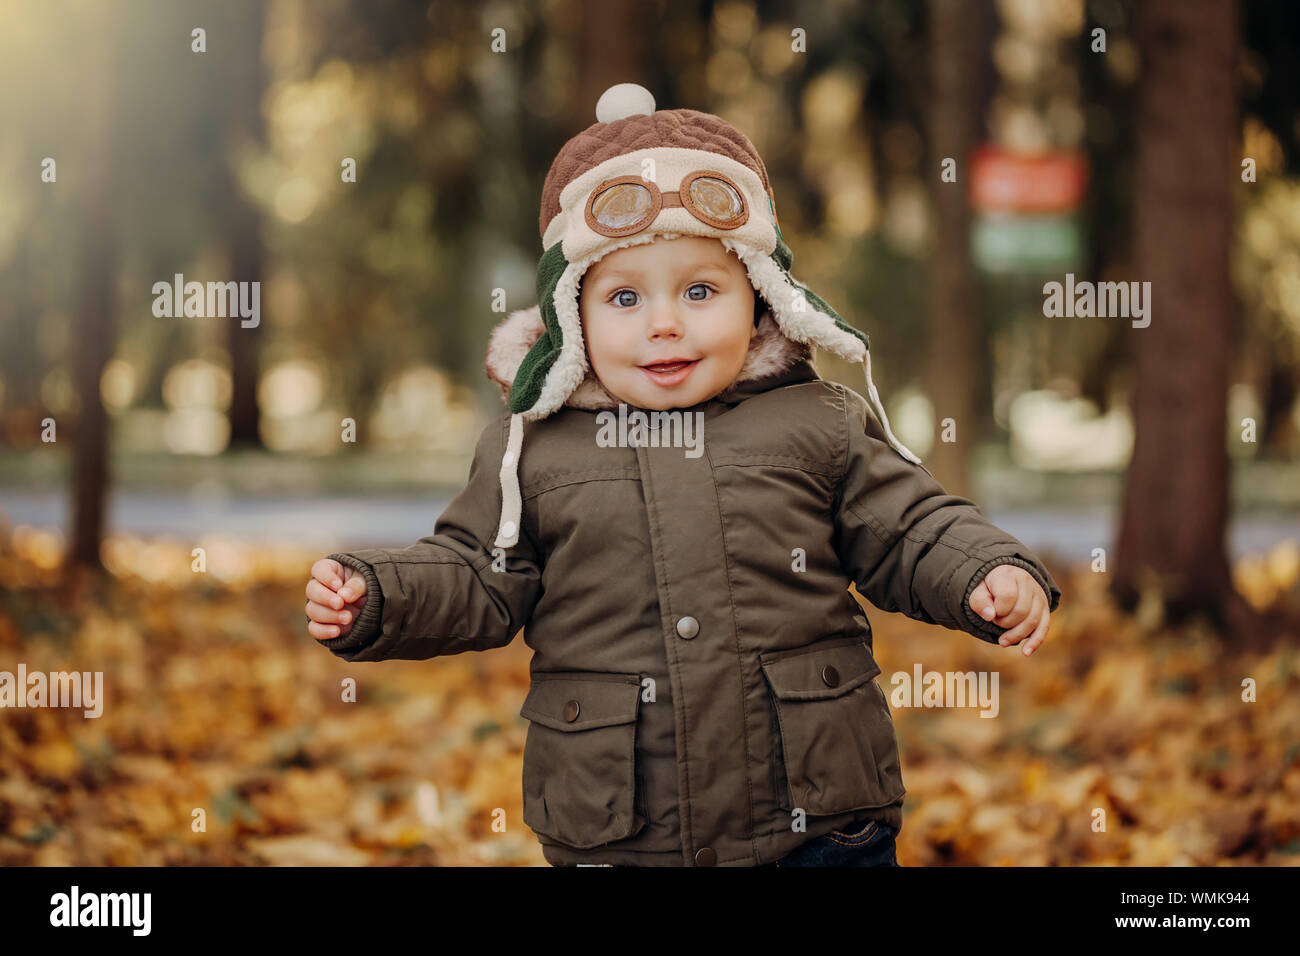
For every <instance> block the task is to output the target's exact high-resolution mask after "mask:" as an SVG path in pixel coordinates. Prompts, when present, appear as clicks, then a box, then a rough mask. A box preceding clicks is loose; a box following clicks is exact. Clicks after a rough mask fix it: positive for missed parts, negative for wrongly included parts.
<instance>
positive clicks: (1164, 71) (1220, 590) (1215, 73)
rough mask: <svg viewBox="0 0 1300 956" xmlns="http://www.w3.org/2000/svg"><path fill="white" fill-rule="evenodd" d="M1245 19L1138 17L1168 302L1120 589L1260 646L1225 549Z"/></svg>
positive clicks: (1156, 232)
mask: <svg viewBox="0 0 1300 956" xmlns="http://www.w3.org/2000/svg"><path fill="white" fill-rule="evenodd" d="M1239 12H1240V11H1239V8H1238V5H1237V2H1236V0H1150V2H1147V3H1142V4H1139V5H1138V7H1137V11H1136V34H1137V42H1138V48H1139V51H1140V54H1141V63H1142V74H1141V80H1140V83H1139V86H1138V130H1139V137H1140V138H1139V144H1138V160H1137V182H1136V195H1137V264H1138V270H1137V272H1138V275H1139V276H1140V277H1141V279H1142V280H1144V281H1149V282H1150V283H1151V286H1150V288H1151V294H1152V299H1151V302H1153V303H1154V304H1153V305H1152V304H1151V303H1149V304H1148V307H1149V308H1151V312H1150V313H1149V314H1150V316H1151V324H1150V326H1149V327H1147V328H1142V329H1136V330H1134V333H1133V334H1134V336H1135V350H1136V362H1137V365H1136V370H1135V379H1136V387H1135V392H1134V400H1133V413H1134V419H1135V427H1136V440H1135V447H1134V450H1133V458H1132V463H1131V465H1130V467H1129V470H1128V475H1127V482H1126V485H1125V490H1124V503H1123V512H1122V521H1121V527H1120V532H1119V542H1118V548H1117V552H1118V553H1117V556H1116V565H1117V567H1116V575H1115V580H1114V584H1113V588H1114V590H1115V592H1116V596H1117V598H1118V599H1119V600H1120V602H1121V604H1122V605H1124V606H1126V607H1129V608H1132V607H1134V606H1135V605H1136V604H1137V602H1138V599H1139V597H1140V596H1149V597H1155V599H1156V600H1158V601H1159V602H1160V603H1161V605H1162V608H1163V612H1164V617H1165V618H1166V619H1167V620H1170V621H1171V622H1177V621H1179V620H1182V619H1184V618H1186V617H1188V616H1190V615H1191V614H1193V613H1195V612H1205V613H1207V614H1208V615H1209V616H1210V617H1211V618H1212V619H1213V620H1215V622H1216V623H1218V624H1220V625H1223V624H1224V623H1226V622H1227V621H1228V620H1229V619H1231V620H1232V623H1233V625H1234V631H1236V633H1237V635H1238V636H1239V637H1240V638H1241V639H1246V638H1247V637H1249V636H1250V635H1251V634H1252V633H1253V631H1251V630H1250V629H1247V628H1244V627H1242V625H1243V623H1244V621H1245V620H1246V617H1247V616H1248V612H1247V608H1248V605H1246V604H1245V602H1244V601H1243V600H1242V599H1241V598H1240V597H1239V596H1238V595H1237V594H1236V592H1235V591H1234V589H1233V586H1232V581H1231V577H1230V573H1229V568H1228V560H1227V555H1226V551H1225V544H1224V533H1225V530H1226V520H1227V511H1228V501H1227V455H1226V452H1225V441H1226V402H1227V398H1226V394H1227V382H1228V357H1229V330H1230V327H1231V321H1232V313H1233V298H1232V289H1231V285H1230V281H1229V272H1228V266H1229V260H1228V247H1229V238H1230V235H1231V231H1232V218H1233V216H1232V183H1233V179H1234V177H1235V175H1236V170H1237V168H1238V167H1237V155H1236V154H1237V146H1238V142H1239V139H1238V127H1237V95H1238V93H1237V74H1236V68H1237V54H1238V44H1239V42H1240V40H1239V38H1240V32H1239V28H1238V16H1239ZM1189 103H1195V104H1196V108H1195V109H1189V108H1188V104H1189Z"/></svg>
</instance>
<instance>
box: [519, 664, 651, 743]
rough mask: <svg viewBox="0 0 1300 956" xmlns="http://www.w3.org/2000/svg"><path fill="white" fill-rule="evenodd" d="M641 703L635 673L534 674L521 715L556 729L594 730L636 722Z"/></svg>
mask: <svg viewBox="0 0 1300 956" xmlns="http://www.w3.org/2000/svg"><path fill="white" fill-rule="evenodd" d="M640 700H641V678H640V677H639V676H638V675H636V674H592V673H582V672H566V673H552V674H534V675H533V683H532V687H531V689H530V690H529V691H528V696H527V698H525V699H524V705H523V707H521V708H520V710H519V716H521V717H527V718H528V719H529V720H533V721H536V722H537V723H539V724H542V725H543V726H546V727H550V728H552V729H554V730H563V731H570V730H591V729H593V728H595V727H609V726H611V725H613V724H626V723H629V722H630V721H634V720H636V715H637V705H638V702H639V701H640ZM571 703H572V706H571ZM569 717H572V718H573V719H569Z"/></svg>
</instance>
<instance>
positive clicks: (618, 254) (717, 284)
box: [578, 236, 754, 409]
mask: <svg viewBox="0 0 1300 956" xmlns="http://www.w3.org/2000/svg"><path fill="white" fill-rule="evenodd" d="M578 309H579V313H580V314H581V316H582V334H583V336H584V337H585V338H586V342H587V356H588V358H589V359H590V360H591V366H592V369H593V370H594V371H595V373H596V377H597V378H599V379H600V382H601V384H602V385H604V386H605V388H606V390H608V391H609V392H610V394H612V395H613V396H614V397H615V398H617V399H619V400H621V401H624V402H627V403H628V404H629V405H634V406H637V407H639V408H647V409H667V408H684V407H686V406H689V405H695V404H697V403H698V402H703V401H707V400H708V399H710V398H713V396H715V395H717V394H718V393H719V392H721V391H722V390H723V389H725V388H726V387H727V386H728V385H730V384H731V383H732V381H734V380H735V378H736V375H737V374H739V372H740V368H741V366H742V365H744V364H745V356H746V354H747V353H748V351H749V342H750V339H752V338H753V336H754V289H753V286H751V285H750V283H749V276H748V274H747V273H746V271H745V267H744V266H743V265H742V264H741V262H740V260H739V259H737V258H736V257H735V256H734V255H732V254H731V253H730V252H729V251H727V249H726V247H725V246H723V245H722V243H721V242H719V241H718V240H717V239H710V238H704V237H701V236H683V237H681V238H678V239H672V240H665V239H662V238H660V239H656V240H654V241H653V242H649V243H644V244H642V245H639V246H627V247H625V248H623V249H616V250H615V251H614V252H611V253H609V254H608V255H606V256H604V257H603V258H601V259H600V260H599V261H597V262H595V263H593V264H592V266H591V268H589V269H588V270H587V272H586V273H585V274H584V275H583V277H582V289H581V295H580V296H579V299H578ZM674 359H685V360H686V361H687V362H689V363H690V364H688V365H686V366H684V367H682V368H680V369H677V370H675V371H655V370H653V369H650V368H647V366H652V365H656V364H658V363H665V362H669V361H671V360H674Z"/></svg>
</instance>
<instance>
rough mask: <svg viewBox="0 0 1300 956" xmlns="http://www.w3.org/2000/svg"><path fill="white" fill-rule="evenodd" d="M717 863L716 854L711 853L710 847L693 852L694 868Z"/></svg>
mask: <svg viewBox="0 0 1300 956" xmlns="http://www.w3.org/2000/svg"><path fill="white" fill-rule="evenodd" d="M717 862H718V854H716V853H714V852H713V848H712V847H707V846H706V847H701V848H700V849H698V850H696V851H695V865H696V866H712V865H713V864H714V863H717Z"/></svg>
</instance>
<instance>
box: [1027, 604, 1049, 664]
mask: <svg viewBox="0 0 1300 956" xmlns="http://www.w3.org/2000/svg"><path fill="white" fill-rule="evenodd" d="M1051 620H1052V615H1051V612H1049V611H1048V610H1047V608H1046V607H1044V608H1043V610H1042V620H1041V621H1040V623H1039V625H1038V627H1036V628H1035V629H1034V634H1033V636H1032V637H1030V638H1029V640H1027V641H1025V643H1024V646H1023V647H1022V648H1021V651H1022V652H1023V653H1024V655H1025V656H1026V657H1028V656H1029V655H1030V654H1032V653H1034V651H1036V650H1038V645H1039V644H1041V643H1043V639H1044V638H1046V637H1047V625H1048V624H1049V623H1050V621H1051Z"/></svg>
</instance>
